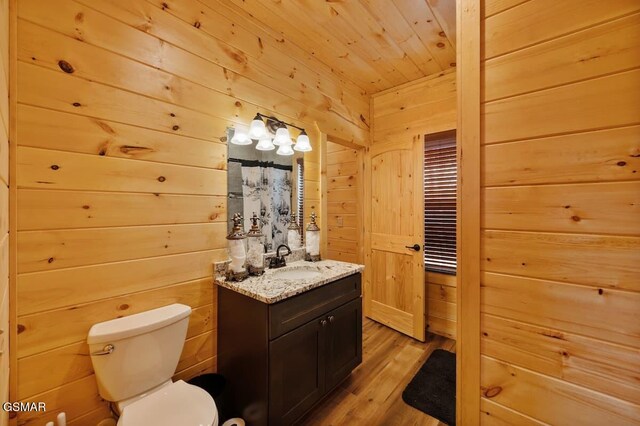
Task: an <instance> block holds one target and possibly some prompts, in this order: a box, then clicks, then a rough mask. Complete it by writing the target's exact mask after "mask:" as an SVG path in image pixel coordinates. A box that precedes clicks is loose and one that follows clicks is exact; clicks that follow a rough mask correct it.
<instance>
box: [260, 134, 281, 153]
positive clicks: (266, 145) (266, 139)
mask: <svg viewBox="0 0 640 426" xmlns="http://www.w3.org/2000/svg"><path fill="white" fill-rule="evenodd" d="M256 149H257V150H258V151H273V150H274V149H276V146H275V145H274V144H273V141H272V140H271V136H269V135H264V136H263V137H261V138H260V140H259V141H258V143H257V144H256Z"/></svg>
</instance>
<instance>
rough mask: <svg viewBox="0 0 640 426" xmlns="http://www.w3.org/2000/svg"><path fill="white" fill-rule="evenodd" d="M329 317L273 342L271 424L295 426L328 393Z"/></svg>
mask: <svg viewBox="0 0 640 426" xmlns="http://www.w3.org/2000/svg"><path fill="white" fill-rule="evenodd" d="M327 324H328V321H327V319H326V317H324V316H323V317H322V318H317V319H314V320H312V321H309V322H308V323H306V324H305V325H303V326H301V327H298V328H296V329H295V330H293V331H290V332H289V333H287V334H285V335H283V336H281V337H278V338H277V339H275V340H274V341H272V342H270V343H269V345H270V348H269V419H270V421H269V423H270V424H278V425H288V424H291V423H293V422H294V421H295V420H296V419H298V418H299V417H300V416H301V415H302V414H304V413H305V412H306V411H307V410H308V409H309V408H311V407H312V406H313V405H314V404H315V403H316V402H318V401H319V400H320V398H322V396H323V395H324V391H325V353H326V345H325V341H326V337H325V335H326V332H327Z"/></svg>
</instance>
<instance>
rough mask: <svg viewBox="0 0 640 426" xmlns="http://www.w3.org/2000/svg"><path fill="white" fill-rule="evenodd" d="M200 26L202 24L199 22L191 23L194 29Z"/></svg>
mask: <svg viewBox="0 0 640 426" xmlns="http://www.w3.org/2000/svg"><path fill="white" fill-rule="evenodd" d="M200 25H202V24H200V21H196V22H194V23H193V26H194V27H196V28H200Z"/></svg>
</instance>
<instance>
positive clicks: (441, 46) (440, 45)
mask: <svg viewBox="0 0 640 426" xmlns="http://www.w3.org/2000/svg"><path fill="white" fill-rule="evenodd" d="M436 46H438V47H439V48H440V49H444V43H443V42H441V41H440V42H438V43H437V44H436Z"/></svg>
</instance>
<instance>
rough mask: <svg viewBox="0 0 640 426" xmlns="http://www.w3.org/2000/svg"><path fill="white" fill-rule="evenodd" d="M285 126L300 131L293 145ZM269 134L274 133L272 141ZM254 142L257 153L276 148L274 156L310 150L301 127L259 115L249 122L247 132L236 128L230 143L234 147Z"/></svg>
mask: <svg viewBox="0 0 640 426" xmlns="http://www.w3.org/2000/svg"><path fill="white" fill-rule="evenodd" d="M265 121H266V124H265ZM287 126H289V127H293V128H296V129H298V130H300V135H299V136H298V138H297V139H296V142H295V145H294V142H293V141H292V140H291V135H290V134H289V129H288V127H287ZM270 133H275V136H274V138H273V139H271V135H270ZM254 140H257V141H258V143H257V144H256V149H257V150H259V151H271V150H274V149H275V148H276V146H277V147H278V150H277V151H276V154H278V155H287V156H288V155H293V154H294V152H293V151H294V150H296V151H298V152H309V151H311V150H312V148H311V142H310V141H309V136H308V135H307V132H306V131H305V130H304V129H303V128H302V127H298V126H296V125H295V124H291V123H286V122H284V121H282V120H279V119H277V118H276V117H272V116H267V115H264V114H261V113H257V114H256V116H255V117H254V118H253V120H251V124H250V125H249V129H248V130H247V129H246V127H245V126H242V125H239V126H236V127H235V131H234V134H233V137H232V138H231V143H232V144H235V145H251V144H252V143H253V141H254Z"/></svg>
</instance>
